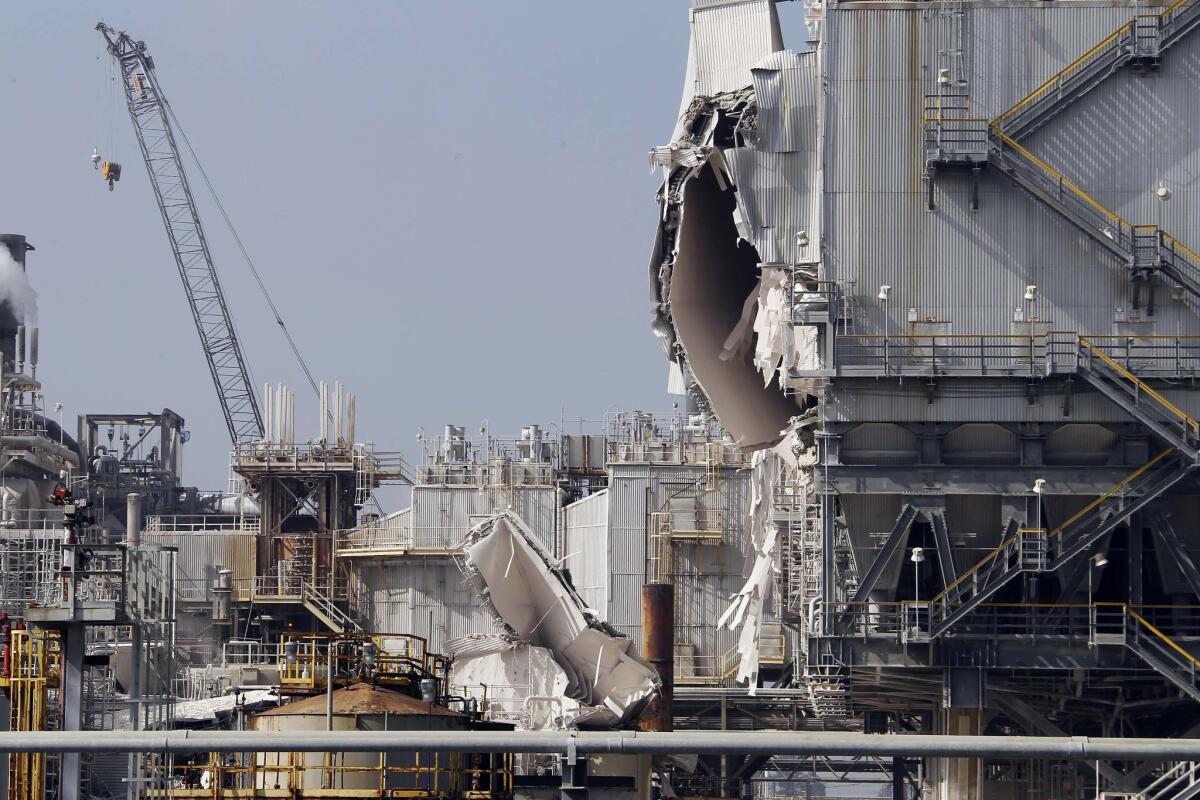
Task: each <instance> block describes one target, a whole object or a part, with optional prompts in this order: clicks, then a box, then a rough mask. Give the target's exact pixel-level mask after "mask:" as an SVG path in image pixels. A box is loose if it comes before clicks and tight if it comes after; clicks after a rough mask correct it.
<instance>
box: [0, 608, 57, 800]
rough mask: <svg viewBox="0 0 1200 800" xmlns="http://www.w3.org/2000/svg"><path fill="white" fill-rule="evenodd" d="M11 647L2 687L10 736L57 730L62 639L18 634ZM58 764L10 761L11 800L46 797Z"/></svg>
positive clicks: (26, 757)
mask: <svg viewBox="0 0 1200 800" xmlns="http://www.w3.org/2000/svg"><path fill="white" fill-rule="evenodd" d="M7 647H8V653H7V658H6V659H5V667H6V669H5V670H4V673H5V674H3V675H0V687H2V688H4V689H5V691H6V692H7V694H8V698H9V702H10V704H11V708H10V711H9V720H8V725H9V730H12V731H44V730H53V729H54V728H55V727H57V726H56V725H54V724H53V723H54V721H55V720H56V719H57V716H58V707H57V705H56V704H57V701H58V697H57V690H58V686H59V675H60V674H61V667H62V646H61V639H60V638H59V636H58V634H57V633H54V632H52V631H41V630H24V629H17V630H13V631H12V632H11V633H10V635H9V641H8V644H7ZM57 758H58V756H57V754H46V753H14V754H12V755H10V756H9V765H8V795H7V800H30V798H42V797H45V796H46V790H47V788H48V787H51V786H52V784H53V781H54V780H55V777H56V776H57V769H56V768H57Z"/></svg>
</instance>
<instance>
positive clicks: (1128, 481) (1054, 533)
mask: <svg viewBox="0 0 1200 800" xmlns="http://www.w3.org/2000/svg"><path fill="white" fill-rule="evenodd" d="M1174 452H1175V449H1174V448H1173V447H1168V448H1167V449H1166V450H1163V451H1162V452H1161V453H1159V454H1158V455H1156V456H1155V457H1154V458H1152V459H1150V460H1149V461H1147V462H1146V463H1145V464H1143V465H1142V466H1140V467H1138V468H1137V469H1135V470H1134V471H1133V472H1131V473H1129V474H1128V475H1126V476H1125V477H1124V478H1122V479H1121V481H1120V482H1119V483H1117V484H1116V485H1115V486H1113V487H1112V488H1111V489H1109V490H1108V491H1107V492H1105V493H1104V494H1102V495H1100V496H1099V497H1097V498H1096V499H1095V500H1093V501H1092V502H1090V503H1088V504H1087V505H1086V506H1084V507H1083V508H1081V509H1079V511H1078V512H1076V513H1075V514H1074V515H1073V516H1072V517H1071V518H1070V519H1068V520H1067V521H1066V522H1064V523H1063V524H1062V525H1059V526H1058V527H1057V528H1055V529H1054V530H1052V531H1050V536H1061V535H1062V533H1063V531H1065V530H1066V529H1067V528H1068V527H1070V526H1071V525H1073V524H1074V523H1076V522H1078V521H1079V520H1080V519H1081V518H1082V517H1084V516H1085V515H1087V514H1088V513H1089V512H1091V511H1093V510H1095V508H1096V507H1097V506H1099V505H1100V504H1101V503H1103V502H1104V501H1105V500H1108V499H1109V498H1110V497H1112V496H1113V495H1115V494H1116V493H1117V492H1119V491H1121V490H1122V489H1124V488H1125V487H1126V486H1128V485H1129V484H1131V483H1133V481H1135V480H1137V478H1138V477H1139V476H1141V475H1142V474H1143V473H1145V472H1146V471H1147V470H1148V469H1150V468H1151V467H1153V466H1154V465H1155V464H1157V463H1158V462H1159V461H1162V460H1163V459H1164V458H1166V457H1167V456H1169V455H1170V454H1171V453H1174Z"/></svg>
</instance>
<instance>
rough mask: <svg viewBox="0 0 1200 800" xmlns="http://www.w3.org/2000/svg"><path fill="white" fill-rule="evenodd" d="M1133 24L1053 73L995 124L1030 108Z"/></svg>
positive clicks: (1129, 24) (1123, 27)
mask: <svg viewBox="0 0 1200 800" xmlns="http://www.w3.org/2000/svg"><path fill="white" fill-rule="evenodd" d="M1132 25H1133V22H1132V21H1131V22H1126V23H1124V24H1123V25H1121V27H1119V28H1117V29H1116V30H1115V31H1113V32H1112V33H1111V34H1109V35H1108V36H1106V37H1105V38H1103V39H1101V40H1100V41H1099V42H1097V43H1096V45H1095V46H1094V47H1092V49H1090V50H1088V51H1087V52H1086V53H1084V54H1083V55H1081V56H1080V57H1079V58H1077V59H1075V60H1074V61H1072V62H1071V63H1070V64H1067V66H1065V67H1063V68H1062V69H1061V70H1059V71H1058V72H1056V73H1054V75H1052V76H1051V77H1050V79H1049V80H1047V81H1046V82H1045V83H1043V84H1042V85H1041V86H1039V87H1037V88H1036V89H1034V90H1033V91H1032V92H1030V93H1029V94H1027V95H1026V96H1025V97H1023V98H1022V99H1020V100H1018V101H1017V103H1016V105H1014V106H1013V107H1012V108H1010V109H1008V111H1005V112H1004V113H1003V114H1001V115H1000V116H998V117H996V119H995V120H993V122H992V124H993V125H1001V124H1003V123H1004V122H1006V121H1007V120H1009V119H1011V118H1012V117H1013V116H1014V115H1015V114H1016V113H1017V112H1019V111H1021V110H1023V109H1025V108H1028V107H1029V106H1030V105H1032V104H1033V103H1035V102H1036V101H1038V100H1039V99H1041V98H1042V96H1044V95H1045V94H1047V93H1048V92H1049V91H1050V90H1051V89H1053V88H1055V87H1056V86H1057V85H1058V84H1059V83H1061V82H1062V80H1063V79H1064V78H1066V77H1068V76H1069V75H1070V74H1071V73H1074V72H1075V71H1076V70H1077V69H1079V68H1080V67H1082V66H1083V65H1084V64H1085V63H1087V62H1088V61H1090V60H1091V59H1092V57H1093V56H1095V55H1097V54H1098V53H1100V52H1101V51H1102V50H1104V49H1105V48H1107V47H1108V46H1109V45H1110V44H1112V43H1113V42H1115V41H1116V40H1117V39H1119V38H1120V37H1121V34H1123V33H1125V32H1126V31H1128V30H1130V28H1131V26H1132Z"/></svg>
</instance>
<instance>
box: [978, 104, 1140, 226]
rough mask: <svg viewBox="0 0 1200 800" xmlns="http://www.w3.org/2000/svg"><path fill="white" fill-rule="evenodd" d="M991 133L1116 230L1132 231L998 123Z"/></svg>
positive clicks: (1123, 219)
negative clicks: (1103, 218) (1101, 216)
mask: <svg viewBox="0 0 1200 800" xmlns="http://www.w3.org/2000/svg"><path fill="white" fill-rule="evenodd" d="M992 132H993V133H994V134H995V135H996V136H998V137H999V138H1000V140H1001V141H1002V142H1004V144H1006V145H1008V146H1009V147H1011V148H1012V149H1014V150H1016V151H1017V152H1018V153H1020V154H1021V155H1022V156H1024V157H1025V158H1027V159H1029V160H1030V161H1032V162H1033V163H1034V165H1036V166H1037V167H1038V168H1039V169H1041V170H1042V171H1043V172H1046V173H1048V174H1049V175H1050V176H1051V177H1053V178H1055V179H1056V180H1058V181H1059V183H1061V184H1062V185H1063V186H1065V187H1066V188H1067V189H1070V190H1071V191H1072V192H1073V193H1075V194H1076V195H1078V196H1079V198H1080V199H1081V200H1083V201H1084V202H1086V203H1087V204H1088V205H1090V206H1092V207H1093V208H1095V209H1096V210H1097V211H1099V212H1100V213H1101V214H1102V215H1104V216H1105V217H1107V218H1108V221H1109V222H1111V223H1114V224H1115V225H1116V226H1117V227H1118V229H1122V230H1123V229H1126V228H1127V229H1129V230H1133V229H1134V225H1133V223H1131V222H1129V221H1128V220H1126V219H1125V218H1123V217H1122V216H1120V215H1119V214H1117V213H1116V212H1115V211H1112V210H1111V209H1109V208H1108V207H1106V206H1104V205H1103V204H1101V203H1100V202H1099V201H1098V200H1096V199H1095V198H1093V197H1092V196H1091V195H1089V194H1088V193H1087V192H1085V191H1084V190H1083V189H1080V188H1079V187H1078V186H1077V185H1076V184H1075V183H1074V182H1073V181H1071V179H1070V178H1068V177H1067V176H1066V175H1063V174H1062V173H1061V172H1059V171H1058V170H1056V169H1055V168H1054V167H1052V166H1050V165H1049V164H1047V163H1046V162H1045V161H1043V160H1042V159H1040V158H1038V157H1037V156H1035V155H1034V154H1033V153H1031V152H1029V151H1028V150H1026V149H1025V148H1024V147H1022V146H1021V145H1019V144H1017V141H1016V140H1015V139H1013V138H1012V137H1011V136H1009V135H1008V134H1006V133H1005V132H1004V131H1002V130H1000V126H999V124H998V123H996V122H993V123H992Z"/></svg>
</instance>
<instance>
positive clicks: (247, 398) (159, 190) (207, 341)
mask: <svg viewBox="0 0 1200 800" xmlns="http://www.w3.org/2000/svg"><path fill="white" fill-rule="evenodd" d="M96 30H98V31H100V33H101V34H103V35H104V38H105V40H106V41H107V42H108V52H109V53H110V54H111V55H112V57H113V59H114V61H116V63H117V66H118V68H119V71H120V73H121V80H122V83H123V84H124V87H125V101H126V104H127V106H128V107H129V118H130V120H132V121H133V129H134V132H136V133H137V139H138V145H139V146H140V147H141V150H142V158H143V159H144V160H145V162H146V172H147V173H148V174H149V176H150V185H151V186H152V187H154V197H155V199H156V200H157V201H158V210H159V211H160V212H161V213H162V218H163V224H164V225H165V226H166V228H167V238H168V239H169V240H170V242H171V251H172V252H173V253H174V255H175V265H176V266H177V267H178V268H179V277H180V278H182V279H183V288H184V292H185V293H186V294H187V300H188V305H189V306H190V307H191V309H192V317H193V319H194V320H195V323H196V330H197V332H198V333H199V334H200V344H201V345H202V346H203V348H204V357H205V358H206V359H207V360H208V369H209V372H211V373H212V379H213V384H214V385H215V386H216V388H217V397H218V398H219V399H220V401H221V410H222V412H224V414H225V424H226V425H227V426H228V427H229V437H230V438H231V439H232V440H233V444H234V446H235V447H238V446H244V445H249V444H252V443H254V442H256V441H258V440H259V439H261V438H262V435H263V422H262V413H261V412H260V411H259V407H258V396H257V395H256V394H255V392H254V388H253V387H254V384H253V383H252V382H251V380H250V373H249V370H248V369H247V368H246V358H245V356H244V355H243V353H242V346H241V344H240V343H239V342H238V338H237V332H236V331H235V330H234V327H233V319H232V318H231V316H230V314H229V307H228V306H227V305H226V303H225V296H224V294H223V293H222V291H221V283H220V281H219V280H218V279H217V271H216V268H215V267H214V266H213V259H212V253H210V252H209V249H208V241H207V239H206V238H205V236H204V228H203V227H202V226H201V225H200V215H199V214H198V213H197V211H196V203H195V201H194V200H193V199H192V190H191V188H190V187H189V186H188V179H187V174H186V173H185V172H184V169H183V161H182V159H181V158H180V154H179V148H178V147H177V146H176V143H175V132H174V130H173V128H172V126H171V122H170V116H171V113H170V106H169V105H168V104H167V99H166V97H164V96H163V92H162V87H161V86H159V83H158V78H157V76H156V75H155V73H154V59H152V58H151V57H150V55H149V54H148V53H147V52H146V43H145V42H138V41H134V40H133V39H131V38H130V37H129V35H128V34H127V33H125V32H123V31H121V32H118V31H116V30H113V28H111V27H109V26H108V25H105V24H104V23H103V22H101V23H99V24H97V25H96ZM93 160H95V159H93ZM114 167H115V169H114ZM104 177H105V179H106V180H108V181H109V188H110V189H111V188H112V184H113V181H114V180H119V178H120V165H119V164H116V163H115V162H105V164H104ZM280 324H282V323H280Z"/></svg>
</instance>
